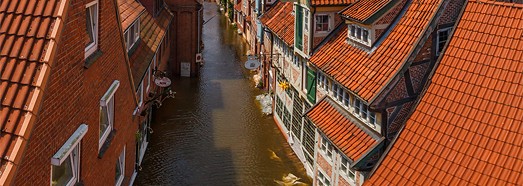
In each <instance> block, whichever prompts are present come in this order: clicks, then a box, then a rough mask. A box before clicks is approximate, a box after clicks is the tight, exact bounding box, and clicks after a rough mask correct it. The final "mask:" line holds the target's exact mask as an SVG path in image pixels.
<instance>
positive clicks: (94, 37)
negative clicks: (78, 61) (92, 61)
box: [84, 1, 98, 58]
mask: <svg viewBox="0 0 523 186" xmlns="http://www.w3.org/2000/svg"><path fill="white" fill-rule="evenodd" d="M85 14H86V20H85V23H86V24H85V30H86V32H87V37H88V38H89V42H87V45H86V46H85V56H84V57H85V58H87V57H89V56H90V55H91V54H93V53H94V52H95V51H96V50H97V49H98V1H93V2H91V3H88V4H87V5H86V6H85Z"/></svg>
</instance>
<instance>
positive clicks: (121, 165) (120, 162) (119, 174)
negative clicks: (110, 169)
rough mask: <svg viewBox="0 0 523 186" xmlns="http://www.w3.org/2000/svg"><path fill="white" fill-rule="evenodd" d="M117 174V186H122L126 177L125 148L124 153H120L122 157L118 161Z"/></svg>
mask: <svg viewBox="0 0 523 186" xmlns="http://www.w3.org/2000/svg"><path fill="white" fill-rule="evenodd" d="M115 170H116V174H115V177H114V178H115V179H114V180H115V183H116V184H115V185H116V186H120V185H122V182H123V178H124V175H125V146H124V147H123V150H122V153H120V156H119V157H118V161H116V169H115Z"/></svg>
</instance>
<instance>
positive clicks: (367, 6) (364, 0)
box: [341, 0, 394, 22]
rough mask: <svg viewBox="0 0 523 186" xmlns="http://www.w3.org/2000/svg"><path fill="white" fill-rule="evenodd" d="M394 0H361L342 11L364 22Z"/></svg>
mask: <svg viewBox="0 0 523 186" xmlns="http://www.w3.org/2000/svg"><path fill="white" fill-rule="evenodd" d="M392 1H394V0H359V1H357V2H356V3H354V4H352V5H351V6H349V7H347V8H346V9H345V10H343V11H342V12H341V15H342V16H344V17H348V18H351V19H354V20H356V21H360V22H363V21H365V20H367V19H368V18H370V17H371V16H373V15H374V14H376V13H377V12H378V11H379V10H381V9H382V8H384V7H385V6H386V5H388V4H389V3H391V2H392Z"/></svg>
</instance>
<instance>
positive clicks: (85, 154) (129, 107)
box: [15, 0, 139, 185]
mask: <svg viewBox="0 0 523 186" xmlns="http://www.w3.org/2000/svg"><path fill="white" fill-rule="evenodd" d="M88 2H90V1H88V0H77V1H71V2H70V6H69V7H68V14H67V16H66V17H65V23H64V24H65V25H64V27H63V29H64V30H63V32H62V35H61V40H60V43H59V45H58V49H57V55H56V57H55V59H54V64H52V66H51V74H50V77H49V80H48V84H47V90H46V92H45V93H44V98H43V102H42V104H41V107H40V115H39V116H38V118H37V121H36V124H35V128H34V130H33V132H32V135H31V137H30V138H29V140H28V145H27V147H26V148H27V149H26V151H25V154H24V155H23V159H22V162H21V164H20V167H19V169H18V172H17V175H16V177H15V184H16V185H49V182H50V177H51V162H50V161H51V157H52V156H53V155H54V154H55V153H56V152H57V151H58V149H59V148H60V147H62V145H63V144H64V142H65V141H66V140H67V139H68V138H69V137H70V136H71V135H72V134H73V132H74V131H75V130H76V129H77V128H78V126H79V125H80V124H82V123H85V124H87V125H88V126H89V130H88V132H87V134H86V135H85V136H84V137H83V140H82V141H81V149H80V150H81V160H80V161H81V171H80V172H81V173H80V179H81V180H82V181H83V182H84V184H85V185H111V184H114V182H115V166H116V161H117V158H118V156H119V155H120V152H121V151H122V149H123V147H124V145H126V149H127V150H126V165H125V168H126V170H125V180H124V183H127V182H128V181H129V177H130V176H131V174H132V172H133V170H134V161H135V135H134V133H135V132H136V131H137V129H138V127H137V122H138V121H137V120H138V119H139V118H135V119H134V120H133V117H132V112H133V109H134V107H135V102H134V101H133V99H134V97H133V91H132V88H131V83H130V82H129V74H128V73H127V66H126V62H125V60H124V59H125V58H124V55H125V54H124V48H123V45H122V40H121V36H120V32H115V30H118V29H119V28H118V25H119V24H118V21H117V19H116V15H117V14H116V12H115V10H116V9H115V7H114V1H99V3H100V4H99V10H100V11H99V12H100V17H99V21H100V23H99V45H98V49H99V50H100V51H101V52H102V53H103V55H101V56H100V57H99V58H98V59H97V60H96V61H95V62H94V63H93V65H92V66H91V67H90V68H88V69H86V68H84V47H85V43H87V35H86V32H85V25H86V23H85V4H86V3H88ZM114 80H119V81H120V87H119V88H118V90H117V92H116V94H115V113H116V114H115V120H114V121H115V125H114V127H115V129H116V130H117V132H116V135H115V137H114V139H113V140H112V143H111V145H110V146H109V148H108V150H107V151H106V153H105V154H104V156H103V158H101V159H99V158H98V139H99V106H100V98H101V97H102V96H103V94H104V93H105V92H106V91H107V89H108V88H109V86H110V85H111V84H112V83H113V81H114Z"/></svg>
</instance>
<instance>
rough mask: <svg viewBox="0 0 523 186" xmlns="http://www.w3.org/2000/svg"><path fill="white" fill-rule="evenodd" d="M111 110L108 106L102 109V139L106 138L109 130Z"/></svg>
mask: <svg viewBox="0 0 523 186" xmlns="http://www.w3.org/2000/svg"><path fill="white" fill-rule="evenodd" d="M109 125H110V123H109V110H108V107H107V106H101V107H100V137H102V136H104V133H105V132H106V131H107V129H108V128H109Z"/></svg>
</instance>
